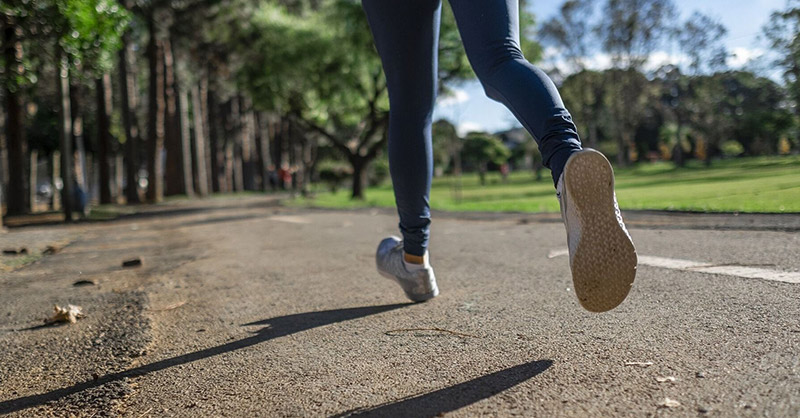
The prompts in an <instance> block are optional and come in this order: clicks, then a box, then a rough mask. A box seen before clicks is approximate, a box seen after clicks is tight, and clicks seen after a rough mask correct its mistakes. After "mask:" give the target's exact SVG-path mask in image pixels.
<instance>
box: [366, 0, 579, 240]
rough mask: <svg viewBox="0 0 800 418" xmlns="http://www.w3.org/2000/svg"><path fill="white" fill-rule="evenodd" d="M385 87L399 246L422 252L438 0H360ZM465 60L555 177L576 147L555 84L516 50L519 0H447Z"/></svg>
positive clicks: (429, 170) (426, 230)
mask: <svg viewBox="0 0 800 418" xmlns="http://www.w3.org/2000/svg"><path fill="white" fill-rule="evenodd" d="M362 4H363V6H364V10H365V12H366V14H367V19H368V20H369V25H370V28H371V30H372V35H373V37H374V39H375V45H376V47H377V49H378V54H379V55H380V56H381V62H382V63H383V69H384V72H385V73H386V81H387V86H388V90H389V108H390V110H389V171H390V173H391V176H392V183H393V185H394V193H395V200H396V203H397V211H398V214H399V215H400V230H401V232H402V233H403V241H404V243H403V245H404V250H405V251H406V252H407V253H409V254H413V255H423V254H424V253H425V251H426V249H427V247H428V237H429V231H430V222H431V220H430V204H429V194H430V187H431V177H432V175H433V151H432V144H431V122H432V120H431V117H432V114H433V107H434V103H435V101H436V91H437V61H438V60H437V52H438V51H437V50H438V38H439V21H440V16H441V8H442V4H441V0H362ZM450 5H451V6H452V9H453V13H454V15H455V17H456V22H457V24H458V29H459V32H460V33H461V39H462V41H463V42H464V48H465V50H466V52H467V57H468V58H469V61H470V64H471V65H472V68H473V70H474V71H475V74H477V76H478V79H479V80H480V82H481V84H482V85H483V88H484V90H485V91H486V95H487V96H489V97H490V98H492V99H494V100H497V101H499V102H501V103H503V104H504V105H506V107H508V109H510V110H511V112H512V113H514V116H516V117H517V119H518V120H519V121H520V123H522V125H523V126H524V127H525V129H527V130H528V132H530V134H531V135H532V136H533V138H534V139H535V140H536V143H537V144H538V145H539V150H540V152H541V154H542V161H543V164H544V166H545V167H549V168H550V169H551V171H552V173H553V181H554V182H556V181H558V178H559V176H560V175H561V171H562V170H563V168H564V165H565V164H566V162H567V159H568V158H569V156H570V155H571V154H572V153H574V152H575V151H577V150H580V149H581V143H580V139H578V132H577V129H576V128H575V124H574V123H573V122H572V117H571V116H570V114H569V112H567V109H565V108H564V103H563V102H562V101H561V97H560V96H559V94H558V90H556V87H555V85H554V84H553V82H552V81H551V80H550V78H548V77H547V75H546V74H545V73H544V72H542V71H541V70H540V69H538V68H536V67H534V66H533V65H531V64H530V63H529V62H528V61H526V60H525V58H524V57H523V56H522V52H521V51H520V47H519V4H518V2H517V0H450Z"/></svg>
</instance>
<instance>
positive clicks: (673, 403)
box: [658, 398, 681, 408]
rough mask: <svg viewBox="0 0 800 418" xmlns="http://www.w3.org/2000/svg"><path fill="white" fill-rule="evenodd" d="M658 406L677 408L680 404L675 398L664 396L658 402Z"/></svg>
mask: <svg viewBox="0 0 800 418" xmlns="http://www.w3.org/2000/svg"><path fill="white" fill-rule="evenodd" d="M658 406H659V407H661V408H677V407H679V406H681V403H680V402H678V401H676V400H675V399H670V398H664V400H663V401H661V402H659V404H658Z"/></svg>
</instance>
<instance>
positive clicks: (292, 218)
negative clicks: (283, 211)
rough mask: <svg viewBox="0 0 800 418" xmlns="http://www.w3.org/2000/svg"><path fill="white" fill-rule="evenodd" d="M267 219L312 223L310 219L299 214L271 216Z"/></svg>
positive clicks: (292, 222) (291, 222)
mask: <svg viewBox="0 0 800 418" xmlns="http://www.w3.org/2000/svg"><path fill="white" fill-rule="evenodd" d="M267 220H270V221H277V222H286V223H290V224H310V223H311V221H309V220H308V219H306V218H301V217H299V216H270V217H269V218H267Z"/></svg>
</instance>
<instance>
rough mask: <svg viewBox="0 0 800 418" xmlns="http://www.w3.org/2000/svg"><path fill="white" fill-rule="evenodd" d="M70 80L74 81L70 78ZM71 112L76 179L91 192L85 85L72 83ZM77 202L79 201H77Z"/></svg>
mask: <svg viewBox="0 0 800 418" xmlns="http://www.w3.org/2000/svg"><path fill="white" fill-rule="evenodd" d="M70 81H73V80H72V79H70ZM69 95H70V112H71V113H72V144H73V145H74V146H75V150H74V152H75V154H76V155H77V156H78V160H77V161H75V162H74V164H75V168H74V170H75V171H74V173H75V181H76V182H77V184H78V186H79V187H80V188H81V190H83V191H84V193H88V192H89V173H88V171H87V165H86V142H85V140H84V136H83V86H82V85H81V84H80V83H77V82H76V83H75V84H70V90H69ZM76 203H77V202H76Z"/></svg>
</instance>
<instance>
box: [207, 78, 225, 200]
mask: <svg viewBox="0 0 800 418" xmlns="http://www.w3.org/2000/svg"><path fill="white" fill-rule="evenodd" d="M219 128H220V126H219V108H218V104H217V95H216V94H215V93H214V90H212V89H209V90H208V141H209V151H210V152H209V154H210V155H209V157H210V159H211V190H212V191H213V192H214V193H219V192H221V191H222V186H223V183H221V182H220V176H221V175H222V167H223V162H222V157H223V156H222V153H221V152H220V141H219Z"/></svg>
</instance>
